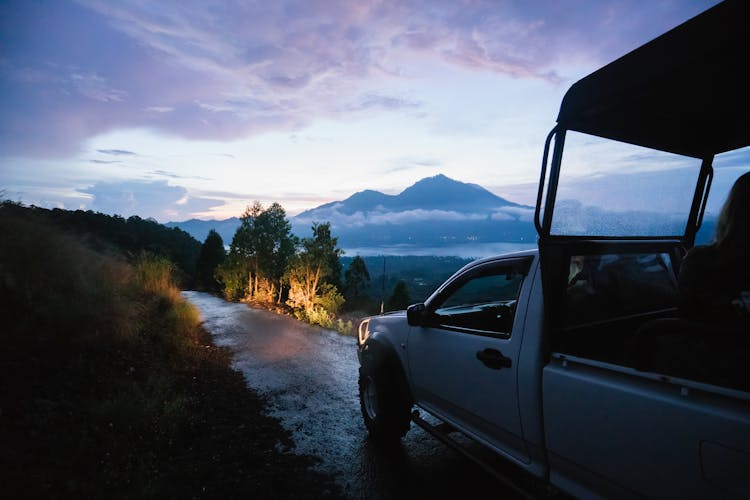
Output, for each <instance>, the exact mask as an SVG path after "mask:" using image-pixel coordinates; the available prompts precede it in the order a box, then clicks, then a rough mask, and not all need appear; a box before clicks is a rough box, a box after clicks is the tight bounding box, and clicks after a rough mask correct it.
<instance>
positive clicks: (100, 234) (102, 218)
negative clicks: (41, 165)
mask: <svg viewBox="0 0 750 500" xmlns="http://www.w3.org/2000/svg"><path fill="white" fill-rule="evenodd" d="M0 210H2V213H3V214H4V215H6V216H10V215H16V216H19V217H24V218H32V219H35V220H37V221H43V222H44V223H45V224H50V225H51V226H52V227H54V228H57V229H60V230H62V231H64V232H66V233H69V234H72V235H76V236H80V237H82V238H83V239H84V240H85V241H86V242H87V243H88V245H89V246H90V247H91V248H93V249H96V250H101V251H104V250H106V251H109V252H114V253H119V254H121V255H122V256H124V257H125V258H126V259H128V260H132V259H135V258H137V256H138V255H140V254H141V252H143V251H147V252H149V253H151V254H153V255H158V256H161V257H165V258H167V259H169V260H171V261H172V262H174V263H175V264H176V265H177V267H178V268H179V274H181V275H182V276H180V277H181V278H184V279H186V280H188V281H189V280H190V279H192V277H193V276H194V275H195V265H196V260H197V258H198V254H199V252H200V242H198V241H197V240H196V239H195V238H193V237H192V236H190V235H189V234H188V233H186V232H185V231H183V230H181V229H178V228H168V227H166V226H163V225H161V224H159V223H158V222H156V221H154V220H150V219H142V218H140V217H138V216H132V217H130V218H128V219H127V220H126V219H124V218H123V217H120V216H119V215H114V216H112V215H106V214H102V213H98V212H93V211H91V210H88V211H83V210H75V211H71V210H62V209H59V208H55V209H52V210H48V209H45V208H40V207H35V206H31V207H25V206H23V205H21V204H19V203H13V202H9V201H4V202H2V203H1V204H0Z"/></svg>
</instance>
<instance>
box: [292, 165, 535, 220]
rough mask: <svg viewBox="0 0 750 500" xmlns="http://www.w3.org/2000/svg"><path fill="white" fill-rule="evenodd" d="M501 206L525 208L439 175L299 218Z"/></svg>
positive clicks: (336, 203) (362, 195) (353, 198)
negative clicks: (333, 214) (394, 192)
mask: <svg viewBox="0 0 750 500" xmlns="http://www.w3.org/2000/svg"><path fill="white" fill-rule="evenodd" d="M499 207H522V205H519V204H517V203H513V202H510V201H508V200H506V199H505V198H501V197H500V196H496V195H494V194H492V193H491V192H489V191H487V190H486V189H484V188H483V187H482V186H479V185H477V184H467V183H464V182H460V181H456V180H453V179H450V178H448V177H446V176H445V175H442V174H439V175H436V176H434V177H427V178H425V179H422V180H420V181H417V182H416V183H415V184H413V185H412V186H410V187H408V188H406V189H404V190H403V191H402V192H401V193H400V194H397V195H387V194H383V193H381V192H379V191H373V190H371V189H367V190H365V191H360V192H358V193H355V194H353V195H351V196H350V197H349V198H347V199H345V200H343V201H334V202H331V203H326V204H325V205H321V206H319V207H316V208H313V209H311V210H307V211H305V212H302V213H301V214H299V215H297V216H296V218H298V219H310V218H314V217H316V216H320V215H326V214H329V213H333V212H336V213H339V214H344V215H352V214H355V213H357V212H400V211H405V210H440V211H455V212H461V213H467V212H477V211H479V212H486V211H487V210H491V209H493V208H499Z"/></svg>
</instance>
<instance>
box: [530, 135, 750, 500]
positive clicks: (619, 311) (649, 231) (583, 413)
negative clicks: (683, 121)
mask: <svg viewBox="0 0 750 500" xmlns="http://www.w3.org/2000/svg"><path fill="white" fill-rule="evenodd" d="M554 139H555V141H556V144H555V148H554V150H555V153H554V154H553V161H552V169H551V170H552V174H551V176H550V181H549V184H548V185H547V186H546V189H547V201H546V204H545V206H544V207H543V213H544V217H543V220H539V218H538V219H537V226H538V229H539V233H540V239H539V252H540V257H539V258H540V269H541V272H542V283H543V290H544V299H545V333H544V335H545V340H546V345H547V346H548V349H549V350H548V352H547V358H548V360H549V361H548V362H547V364H546V365H545V367H544V369H543V375H542V387H543V390H542V406H543V411H544V436H545V443H546V448H547V454H548V459H549V465H550V479H551V481H552V482H553V483H554V484H557V485H558V486H561V487H562V488H563V489H565V490H566V491H568V492H569V493H572V494H573V495H574V496H576V497H584V498H587V497H593V496H604V497H610V498H630V497H643V496H645V497H649V498H734V497H737V498H747V497H748V496H750V480H749V479H748V476H747V470H750V384H749V383H748V382H747V376H746V367H747V366H748V364H749V363H750V348H749V343H748V341H747V340H746V338H747V337H746V335H742V336H732V335H725V334H724V332H722V331H720V328H719V327H713V328H710V329H709V330H710V331H705V332H702V333H697V332H691V331H688V330H687V329H685V328H683V325H682V323H680V319H679V317H678V307H677V306H678V288H677V270H678V269H679V265H680V260H681V258H682V256H683V254H684V251H685V248H687V247H689V246H690V245H691V244H692V240H693V238H694V236H695V232H696V230H697V228H698V226H699V225H700V223H699V219H700V217H701V216H702V213H703V209H704V206H705V202H706V193H707V191H708V184H709V183H710V179H711V175H712V161H713V158H712V157H709V158H691V157H683V156H679V155H671V154H669V153H666V152H660V151H653V150H649V149H644V148H638V147H637V146H633V145H625V146H623V145H615V146H614V147H613V148H612V147H610V146H607V145H605V144H604V142H603V139H602V140H600V139H598V138H592V137H590V136H583V135H582V134H579V133H573V132H570V131H563V130H561V129H558V130H557V131H556V136H555V137H554ZM563 143H565V153H564V154H563V147H562V145H563ZM581 146H583V151H588V153H586V154H584V153H582V150H581V149H580V147H581ZM604 149H606V152H607V153H608V154H609V153H612V152H613V151H615V150H619V149H623V151H625V153H626V157H627V158H631V159H632V158H638V159H639V160H641V165H640V167H639V168H643V169H645V170H644V171H646V172H648V171H649V168H657V169H661V171H662V172H661V173H660V175H661V176H662V177H663V178H669V177H670V175H669V174H670V173H671V174H672V177H673V178H672V182H671V183H664V184H661V185H658V186H649V187H643V188H640V187H639V182H640V183H642V182H643V177H642V178H641V180H640V181H629V182H627V181H625V180H623V179H624V178H625V177H624V176H622V175H621V173H620V172H612V173H611V176H612V177H613V182H610V183H605V184H606V186H607V189H608V191H607V192H604V193H603V192H601V191H590V190H583V189H580V188H579V189H576V185H575V183H577V184H578V186H581V181H580V179H575V176H572V175H569V176H566V173H572V171H574V170H575V169H576V168H578V169H580V168H581V167H580V165H577V164H576V162H578V161H582V159H589V160H591V161H592V162H593V165H594V166H592V167H591V168H601V167H602V165H617V164H618V163H617V159H615V158H613V159H609V160H608V159H607V158H608V157H606V156H604V155H602V154H601V153H603V151H604ZM563 156H565V157H566V158H570V159H571V162H570V163H571V164H566V163H565V162H564V161H563ZM649 161H650V162H651V163H650V164H649ZM665 166H666V167H665ZM670 170H673V172H670ZM580 171H581V170H579V172H580ZM645 178H649V176H648V175H646V176H645ZM685 181H689V182H692V183H693V184H694V186H695V187H694V188H693V189H686V188H685V186H684V185H681V183H683V182H685ZM605 184H602V186H604V185H605ZM540 191H541V188H540ZM541 198H542V195H541V193H540V200H541ZM566 198H567V199H566ZM628 204H629V205H628ZM541 208H542V207H537V213H538V214H539V213H541V212H542V209H541ZM653 325H655V326H656V328H657V331H656V332H654V330H653V328H650V327H652V326H653ZM670 325H671V326H670ZM675 325H676V326H677V329H674V327H675ZM662 328H663V329H664V330H663V331H659V329H662ZM668 328H672V329H673V331H671V332H669V331H666V330H667V329H668ZM745 333H746V332H745ZM652 335H654V336H652ZM644 360H649V361H648V362H647V363H646V362H644Z"/></svg>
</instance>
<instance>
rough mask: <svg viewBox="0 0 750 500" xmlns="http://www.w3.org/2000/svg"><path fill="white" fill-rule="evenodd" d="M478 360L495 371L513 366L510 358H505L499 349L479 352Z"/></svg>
mask: <svg viewBox="0 0 750 500" xmlns="http://www.w3.org/2000/svg"><path fill="white" fill-rule="evenodd" d="M477 359H478V360H479V361H481V362H482V363H484V365H485V366H486V367H488V368H492V369H493V370H499V369H501V368H510V367H511V365H512V364H513V363H512V362H511V359H510V358H508V357H505V356H503V353H502V352H500V351H498V350H497V349H489V348H487V349H485V350H483V351H477Z"/></svg>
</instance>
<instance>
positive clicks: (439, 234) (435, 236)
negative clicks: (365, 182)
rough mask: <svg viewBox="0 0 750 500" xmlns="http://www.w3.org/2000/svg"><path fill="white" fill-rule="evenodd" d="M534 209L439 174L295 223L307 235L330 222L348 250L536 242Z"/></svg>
mask: <svg viewBox="0 0 750 500" xmlns="http://www.w3.org/2000/svg"><path fill="white" fill-rule="evenodd" d="M533 211H534V210H533V208H532V207H528V206H524V205H519V204H518V203H513V202H511V201H508V200H506V199H505V198H501V197H500V196H497V195H495V194H493V193H491V192H489V191H487V190H486V189H484V188H483V187H481V186H479V185H476V184H468V183H464V182H460V181H456V180H453V179H450V178H448V177H446V176H445V175H436V176H434V177H428V178H425V179H422V180H420V181H418V182H417V183H415V184H414V185H412V186H410V187H408V188H406V189H405V190H404V191H402V192H401V193H399V194H397V195H387V194H383V193H381V192H378V191H373V190H366V191H360V192H358V193H355V194H353V195H352V196H350V197H349V198H347V199H345V200H343V201H335V202H332V203H326V204H325V205H321V206H319V207H317V208H313V209H311V210H307V211H305V212H302V213H301V214H299V215H297V216H295V217H293V218H292V219H291V223H292V228H293V231H294V232H295V233H296V234H298V235H304V236H306V235H307V234H309V232H310V226H311V225H312V223H313V222H325V221H329V222H331V227H332V230H333V233H334V234H335V235H336V236H338V238H339V243H340V244H341V246H342V247H344V248H352V247H372V246H383V245H389V246H391V245H407V246H411V247H419V246H440V245H446V244H457V243H472V242H481V243H493V242H534V241H536V232H535V231H534V227H533V224H532V216H533Z"/></svg>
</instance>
